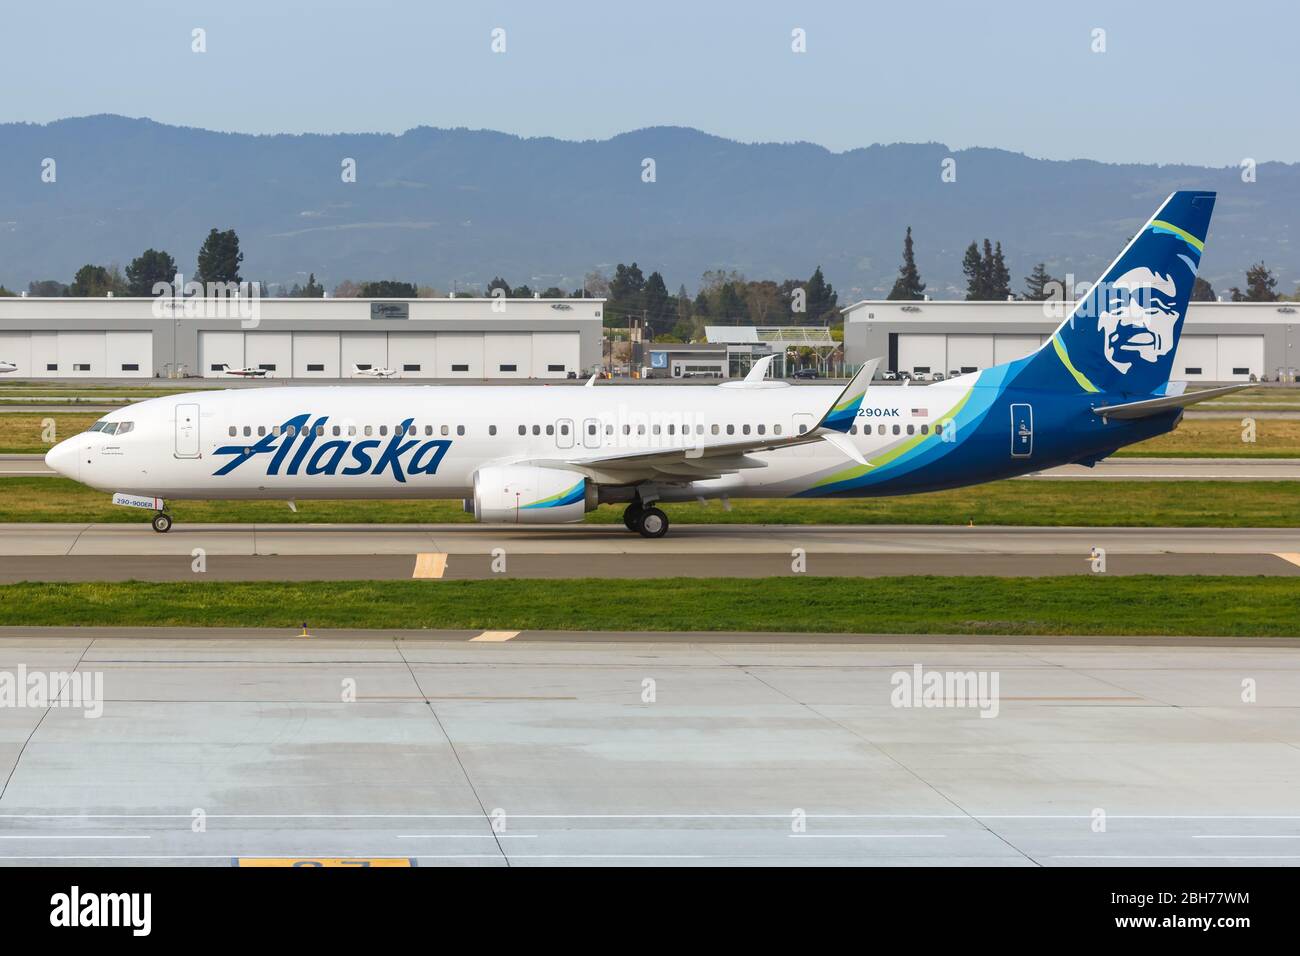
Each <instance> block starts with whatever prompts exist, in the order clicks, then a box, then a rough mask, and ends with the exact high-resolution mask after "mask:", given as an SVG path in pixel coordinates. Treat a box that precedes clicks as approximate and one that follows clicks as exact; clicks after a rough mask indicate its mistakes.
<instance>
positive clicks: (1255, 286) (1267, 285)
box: [1232, 262, 1277, 302]
mask: <svg viewBox="0 0 1300 956" xmlns="http://www.w3.org/2000/svg"><path fill="white" fill-rule="evenodd" d="M1276 287H1277V277H1276V276H1274V275H1273V273H1272V272H1271V271H1270V270H1269V268H1268V266H1266V265H1264V263H1262V262H1258V263H1256V264H1255V265H1253V266H1251V267H1250V268H1249V269H1247V270H1246V291H1245V293H1244V294H1243V293H1242V291H1241V290H1240V289H1238V288H1237V287H1236V286H1233V287H1232V301H1233V302H1276V301H1277V292H1276Z"/></svg>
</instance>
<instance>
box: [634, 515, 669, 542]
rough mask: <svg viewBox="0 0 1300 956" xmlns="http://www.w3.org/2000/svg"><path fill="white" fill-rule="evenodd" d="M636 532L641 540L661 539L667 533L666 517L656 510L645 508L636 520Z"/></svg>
mask: <svg viewBox="0 0 1300 956" xmlns="http://www.w3.org/2000/svg"><path fill="white" fill-rule="evenodd" d="M636 530H637V531H639V532H640V533H641V537H643V538H662V537H663V536H664V535H666V534H667V533H668V516H667V515H666V514H664V513H663V512H662V511H660V510H659V509H658V508H646V509H645V510H644V511H642V512H641V514H640V516H639V517H638V519H637V526H636Z"/></svg>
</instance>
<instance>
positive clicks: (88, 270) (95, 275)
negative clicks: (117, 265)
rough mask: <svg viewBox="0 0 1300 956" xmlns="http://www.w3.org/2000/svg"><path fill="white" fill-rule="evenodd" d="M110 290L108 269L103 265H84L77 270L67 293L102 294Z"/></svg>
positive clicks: (77, 294) (75, 294)
mask: <svg viewBox="0 0 1300 956" xmlns="http://www.w3.org/2000/svg"><path fill="white" fill-rule="evenodd" d="M111 290H112V281H111V280H110V278H109V275H108V270H107V269H105V268H104V267H103V266H92V265H89V264H87V265H84V266H82V267H81V268H80V269H78V270H77V274H76V275H75V276H73V278H72V285H71V286H70V287H69V288H68V295H72V296H78V297H90V296H103V295H107V294H108V293H109V292H110V291H111Z"/></svg>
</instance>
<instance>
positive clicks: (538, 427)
mask: <svg viewBox="0 0 1300 956" xmlns="http://www.w3.org/2000/svg"><path fill="white" fill-rule="evenodd" d="M541 433H542V426H541V425H534V426H533V434H534V435H540V434H541Z"/></svg>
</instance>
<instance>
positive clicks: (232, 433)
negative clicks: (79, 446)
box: [90, 422, 237, 438]
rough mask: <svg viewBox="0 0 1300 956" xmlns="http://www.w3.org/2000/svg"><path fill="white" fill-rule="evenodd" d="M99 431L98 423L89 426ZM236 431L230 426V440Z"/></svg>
mask: <svg viewBox="0 0 1300 956" xmlns="http://www.w3.org/2000/svg"><path fill="white" fill-rule="evenodd" d="M99 429H100V425H99V423H98V422H96V423H95V424H94V425H91V426H90V430H91V431H92V432H97V431H99ZM236 431H237V429H236V428H235V426H234V425H231V426H230V437H231V438H234V437H235V433H236Z"/></svg>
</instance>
